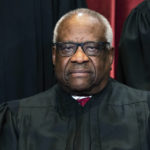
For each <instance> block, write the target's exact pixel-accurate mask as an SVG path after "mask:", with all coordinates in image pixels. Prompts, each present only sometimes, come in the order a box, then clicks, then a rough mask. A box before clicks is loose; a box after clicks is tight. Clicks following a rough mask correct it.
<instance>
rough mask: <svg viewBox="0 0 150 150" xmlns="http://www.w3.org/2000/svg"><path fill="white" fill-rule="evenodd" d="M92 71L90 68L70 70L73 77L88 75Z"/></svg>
mask: <svg viewBox="0 0 150 150" xmlns="http://www.w3.org/2000/svg"><path fill="white" fill-rule="evenodd" d="M90 73H91V71H89V70H71V71H69V75H71V76H73V77H83V76H88V75H89V74H90Z"/></svg>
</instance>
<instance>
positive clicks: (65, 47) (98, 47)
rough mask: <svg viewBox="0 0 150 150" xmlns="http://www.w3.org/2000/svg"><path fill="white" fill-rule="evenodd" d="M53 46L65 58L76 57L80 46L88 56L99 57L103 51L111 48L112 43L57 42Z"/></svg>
mask: <svg viewBox="0 0 150 150" xmlns="http://www.w3.org/2000/svg"><path fill="white" fill-rule="evenodd" d="M53 45H54V46H56V50H58V52H59V54H60V55H61V56H65V57H69V56H72V55H74V54H75V52H76V51H77V49H78V47H79V46H80V47H81V48H82V50H83V51H84V53H85V54H86V55H87V56H98V55H99V54H100V52H101V51H102V50H105V49H109V48H110V43H108V42H85V43H74V42H56V43H53Z"/></svg>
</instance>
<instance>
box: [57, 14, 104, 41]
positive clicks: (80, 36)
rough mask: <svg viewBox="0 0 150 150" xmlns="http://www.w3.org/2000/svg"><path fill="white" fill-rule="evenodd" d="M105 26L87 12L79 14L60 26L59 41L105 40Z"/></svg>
mask: <svg viewBox="0 0 150 150" xmlns="http://www.w3.org/2000/svg"><path fill="white" fill-rule="evenodd" d="M104 33H105V27H104V25H103V24H102V23H101V22H100V21H99V20H98V19H97V18H94V17H91V16H88V15H86V14H77V15H74V16H71V17H69V18H67V19H66V20H64V21H63V22H62V23H61V24H60V26H59V28H58V37H57V40H58V41H74V42H85V41H100V40H103V41H104V40H105V37H104Z"/></svg>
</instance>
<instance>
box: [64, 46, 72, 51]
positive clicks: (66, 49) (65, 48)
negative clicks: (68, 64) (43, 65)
mask: <svg viewBox="0 0 150 150" xmlns="http://www.w3.org/2000/svg"><path fill="white" fill-rule="evenodd" d="M62 50H64V51H73V47H72V46H65V47H63V48H62Z"/></svg>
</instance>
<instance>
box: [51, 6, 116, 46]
mask: <svg viewBox="0 0 150 150" xmlns="http://www.w3.org/2000/svg"><path fill="white" fill-rule="evenodd" d="M79 13H83V14H87V15H89V16H91V17H94V18H97V19H98V20H99V21H100V22H102V23H103V25H104V26H105V27H106V31H105V38H106V41H107V42H109V43H110V45H112V40H113V33H112V28H111V26H110V23H109V22H108V20H107V19H106V18H105V17H104V16H103V15H101V14H100V13H98V12H96V11H93V10H90V9H87V8H79V9H75V10H72V11H70V12H68V13H67V14H65V15H64V16H62V17H61V18H60V19H59V20H58V22H57V23H56V25H55V28H54V34H53V42H54V43H55V42H56V39H57V36H58V28H59V26H60V24H61V23H62V22H63V21H64V20H65V19H67V18H69V17H71V16H74V15H76V14H79Z"/></svg>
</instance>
